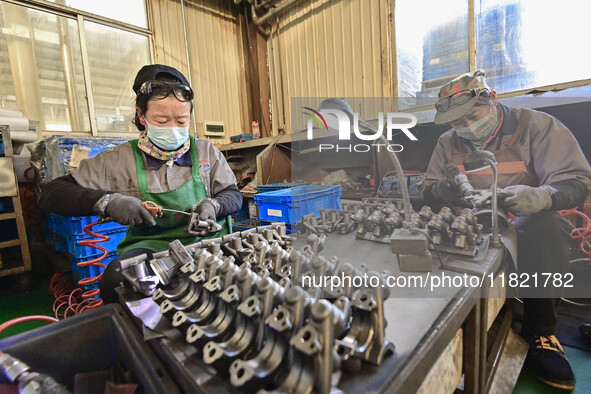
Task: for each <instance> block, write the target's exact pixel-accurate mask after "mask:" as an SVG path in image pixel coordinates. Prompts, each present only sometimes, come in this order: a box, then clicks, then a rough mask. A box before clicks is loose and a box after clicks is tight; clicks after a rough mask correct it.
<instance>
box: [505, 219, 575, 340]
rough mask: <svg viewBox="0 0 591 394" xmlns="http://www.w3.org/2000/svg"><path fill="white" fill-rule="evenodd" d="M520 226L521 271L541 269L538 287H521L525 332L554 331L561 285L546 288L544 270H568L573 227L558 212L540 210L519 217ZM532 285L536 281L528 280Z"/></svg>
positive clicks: (518, 268) (538, 333)
mask: <svg viewBox="0 0 591 394" xmlns="http://www.w3.org/2000/svg"><path fill="white" fill-rule="evenodd" d="M515 227H517V247H518V252H517V253H518V257H517V260H518V267H517V270H518V271H519V273H528V274H529V275H533V274H535V273H538V278H539V279H540V280H539V281H538V287H530V288H529V289H524V288H520V289H519V296H520V297H521V298H522V300H523V309H524V312H523V313H524V314H523V328H522V334H524V336H527V335H552V334H554V333H555V331H556V326H557V316H556V306H557V303H558V301H559V299H560V294H561V289H560V288H543V287H542V286H541V284H540V282H542V280H541V278H542V277H541V274H542V273H565V272H568V264H569V258H570V250H569V247H570V230H571V228H572V226H571V225H570V224H569V223H568V221H567V220H566V219H564V218H563V217H561V216H560V215H559V214H557V213H556V212H552V211H541V212H538V213H535V214H533V215H530V216H525V217H519V218H517V220H516V222H515ZM529 284H530V285H532V284H533V282H532V281H529Z"/></svg>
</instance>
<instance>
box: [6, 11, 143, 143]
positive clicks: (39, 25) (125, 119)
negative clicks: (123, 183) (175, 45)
mask: <svg viewBox="0 0 591 394" xmlns="http://www.w3.org/2000/svg"><path fill="white" fill-rule="evenodd" d="M76 3H80V4H76ZM90 3H91V2H83V1H80V0H70V1H69V2H68V5H71V6H72V7H75V6H77V5H81V4H87V5H88V4H90ZM92 3H95V2H92ZM98 3H100V4H102V5H104V4H106V3H104V2H98ZM132 3H134V4H136V5H138V9H139V11H138V10H135V11H134V14H138V15H139V16H140V19H141V18H143V19H144V20H145V6H144V2H143V0H121V4H122V6H125V5H129V4H132ZM96 6H97V7H98V5H96ZM142 10H143V13H142ZM94 11H97V12H99V11H100V10H99V9H98V8H95V9H94ZM63 14H64V13H63V12H61V13H60V14H59V15H58V14H57V13H56V12H54V10H53V9H52V8H51V7H46V8H44V9H43V10H42V11H41V10H37V9H32V8H28V7H25V6H21V5H16V4H12V3H7V2H1V3H0V29H1V30H0V54H1V55H2V56H1V57H0V107H3V108H10V109H18V110H20V111H22V112H23V115H24V116H25V117H27V118H29V119H31V120H37V121H39V123H40V128H41V130H43V131H50V132H70V131H74V132H91V131H92V132H93V133H96V132H116V133H119V132H135V129H134V128H132V125H131V123H130V122H131V120H132V118H133V113H134V104H133V100H134V97H135V96H134V93H133V91H132V90H131V85H132V83H133V78H134V77H135V74H136V72H137V70H139V69H140V68H141V67H142V66H143V65H144V64H148V63H150V62H151V57H150V44H149V35H148V34H147V33H142V30H141V29H136V30H138V31H139V32H138V31H128V30H124V29H122V28H118V27H112V26H109V25H106V24H99V23H96V22H95V21H92V17H91V16H83V17H79V16H78V15H77V14H76V13H75V11H72V14H71V15H66V16H63ZM124 14H125V13H124ZM135 18H136V19H135V23H140V22H139V19H138V17H137V16H136V17H135ZM89 19H90V20H89ZM79 21H82V23H79ZM128 22H131V20H128ZM103 23H106V22H103ZM115 25H116V24H115ZM132 30H133V29H132ZM81 48H84V49H85V51H82V49H81ZM85 65H86V66H87V69H88V74H89V75H85V73H84V70H85V68H86V67H85ZM88 84H90V86H91V87H92V90H91V91H87V85H88ZM90 99H92V100H90ZM92 117H94V119H92V121H91V118H92Z"/></svg>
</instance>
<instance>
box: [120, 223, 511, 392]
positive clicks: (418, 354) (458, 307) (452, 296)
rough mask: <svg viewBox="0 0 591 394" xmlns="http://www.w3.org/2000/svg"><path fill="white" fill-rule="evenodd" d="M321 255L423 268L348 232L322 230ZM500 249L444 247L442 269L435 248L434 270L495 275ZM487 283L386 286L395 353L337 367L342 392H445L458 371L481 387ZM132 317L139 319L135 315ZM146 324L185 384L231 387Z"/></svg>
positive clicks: (172, 334)
mask: <svg viewBox="0 0 591 394" xmlns="http://www.w3.org/2000/svg"><path fill="white" fill-rule="evenodd" d="M305 238H306V236H300V237H299V238H298V239H297V240H296V242H295V243H294V247H295V248H296V249H299V248H300V247H301V246H303V245H305ZM321 255H323V256H325V257H327V258H330V257H332V256H335V255H336V256H339V260H340V262H341V263H351V264H352V265H353V266H355V267H357V268H362V264H366V265H367V268H368V269H369V270H370V271H378V272H383V271H389V273H390V274H391V275H421V276H427V275H428V274H427V273H401V272H400V271H399V270H398V263H397V256H396V255H395V254H393V253H392V251H391V247H390V245H389V244H384V243H376V242H372V241H364V240H357V239H355V235H354V233H350V234H346V235H337V234H328V239H327V242H326V244H325V248H324V250H323V251H322V252H321ZM504 256H505V249H504V248H503V247H489V248H488V250H487V251H486V253H484V255H483V256H482V258H480V259H479V260H478V261H477V262H473V261H471V259H470V258H466V257H463V256H459V255H452V254H445V253H444V254H442V257H443V263H444V266H445V267H449V268H451V269H446V268H444V269H443V270H440V268H439V264H440V263H439V261H438V259H437V257H436V255H435V254H433V258H434V267H436V268H434V270H433V272H432V274H435V273H437V272H442V271H445V273H446V274H447V275H450V276H463V275H464V274H463V273H462V269H461V267H464V266H467V267H470V271H471V274H470V275H469V276H478V273H481V274H482V275H484V276H486V277H488V276H489V275H490V274H491V273H492V274H493V276H494V275H495V274H496V273H497V272H498V271H499V269H501V267H502V263H503V258H504ZM458 267H460V268H458ZM487 286H488V285H487ZM487 286H483V287H482V288H479V287H467V288H440V289H437V290H434V291H433V292H432V291H431V289H428V288H405V289H401V288H395V289H391V292H390V297H389V298H388V299H387V300H386V302H385V305H384V308H385V317H386V320H387V322H388V325H387V327H386V338H387V339H388V340H390V341H392V342H393V343H394V345H395V346H396V349H395V352H394V354H393V355H391V356H389V357H387V358H386V359H385V360H384V362H383V364H382V365H381V366H380V367H374V366H371V365H369V364H363V366H362V368H361V370H360V371H359V372H357V373H355V374H346V373H343V374H342V375H341V376H340V378H339V381H338V384H337V387H338V388H339V389H341V390H342V391H343V392H345V393H358V392H366V393H370V392H371V393H373V392H375V393H411V392H424V393H434V392H437V393H439V392H441V393H451V392H453V391H454V389H455V388H456V387H457V386H458V384H459V383H460V381H461V379H462V377H463V378H464V390H465V392H466V393H480V392H484V391H483V390H484V388H485V386H486V382H487V381H488V380H489V379H488V376H487V372H486V367H485V366H486V358H485V355H486V346H487V344H486V330H487V329H488V327H489V326H490V322H489V320H490V319H491V318H490V317H489V313H488V305H489V303H491V301H489V300H488V299H487V298H483V295H484V296H486V295H487V294H488V292H489V290H490V289H488V288H487ZM117 290H118V292H119V295H120V298H121V300H122V303H125V302H130V303H132V304H133V303H134V302H138V300H139V297H138V295H137V294H135V293H132V292H131V290H130V289H129V288H122V287H119V288H118V289H117ZM502 304H503V303H502V302H501V303H498V302H497V303H494V302H492V304H491V305H492V309H494V312H492V314H491V316H496V314H498V312H499V310H500V307H501V306H502ZM136 323H137V324H138V327H140V326H141V322H140V321H139V319H136ZM144 330H145V331H146V333H147V338H153V339H149V340H148V343H149V344H150V345H151V346H152V348H153V349H154V351H155V353H156V354H157V355H158V357H159V358H160V360H161V361H162V362H163V364H164V365H166V366H167V368H168V370H169V372H170V373H171V375H172V376H173V377H174V379H175V381H176V382H177V383H178V384H179V386H180V387H182V389H183V391H187V392H216V393H233V392H236V389H235V388H233V387H232V386H231V385H230V384H229V382H228V379H227V378H225V377H222V376H219V374H216V373H215V370H213V369H212V368H211V367H209V366H207V365H205V364H204V363H203V362H202V355H201V353H200V351H199V350H198V349H196V348H194V347H192V346H189V345H187V344H186V343H185V342H184V337H181V335H180V333H179V332H178V331H176V330H174V329H171V330H168V331H166V332H165V334H166V336H162V335H154V333H153V332H151V330H147V329H144ZM489 372H490V371H489ZM493 372H494V371H493ZM489 387H490V386H489Z"/></svg>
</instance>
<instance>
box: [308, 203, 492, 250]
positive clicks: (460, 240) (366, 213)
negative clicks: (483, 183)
mask: <svg viewBox="0 0 591 394" xmlns="http://www.w3.org/2000/svg"><path fill="white" fill-rule="evenodd" d="M411 212H412V213H411V226H412V227H414V228H417V229H424V230H426V231H427V232H428V234H429V235H430V236H431V238H432V240H433V243H434V244H435V245H437V246H438V247H441V248H442V249H443V250H444V251H447V252H452V253H459V254H464V255H469V256H475V255H476V254H477V253H478V246H477V245H478V244H479V243H480V241H481V238H482V225H481V224H478V221H477V217H476V215H475V214H474V212H473V211H472V210H471V209H470V208H465V209H464V210H463V211H462V212H461V214H460V215H457V216H456V215H454V214H453V212H452V210H451V209H450V208H448V207H443V208H441V210H440V211H439V213H434V212H433V211H432V210H431V208H430V207H428V206H423V207H422V208H421V210H420V211H419V212H414V211H413V210H412V208H411ZM403 222H404V210H403V208H402V207H401V202H399V200H391V201H383V200H382V201H380V202H375V201H366V200H364V201H363V202H362V203H347V202H343V209H342V210H337V209H320V219H318V218H316V217H315V216H314V215H313V214H310V215H305V216H303V217H302V220H301V221H300V222H299V223H298V232H299V233H300V234H306V233H311V234H316V235H320V234H323V233H331V232H338V233H340V234H347V233H350V232H352V231H356V234H355V237H356V238H358V239H364V240H371V241H376V242H382V243H390V237H391V235H392V233H393V232H394V230H395V229H398V228H402V227H403ZM394 252H396V251H394Z"/></svg>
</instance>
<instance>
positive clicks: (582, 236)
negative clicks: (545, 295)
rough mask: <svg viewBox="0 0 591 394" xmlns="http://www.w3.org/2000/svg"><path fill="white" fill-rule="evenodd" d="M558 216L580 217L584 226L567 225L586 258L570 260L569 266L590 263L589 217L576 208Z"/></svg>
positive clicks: (577, 303) (567, 300)
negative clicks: (570, 227) (569, 226)
mask: <svg viewBox="0 0 591 394" xmlns="http://www.w3.org/2000/svg"><path fill="white" fill-rule="evenodd" d="M558 214H559V215H560V216H562V217H563V218H566V217H567V216H570V215H576V216H579V217H581V218H582V219H583V222H584V224H583V226H584V227H577V226H575V225H574V224H572V223H571V222H570V221H569V224H570V225H571V226H572V228H573V229H572V231H571V233H570V236H571V238H572V239H573V240H580V242H579V250H580V251H581V252H582V253H583V254H584V255H585V256H587V257H585V258H579V259H574V260H570V261H569V264H576V263H582V262H591V245H590V244H589V239H591V219H589V217H588V216H587V215H586V214H585V213H583V212H580V211H578V210H577V209H576V208H572V209H568V210H563V211H558ZM585 245H587V247H588V249H585ZM560 299H561V300H562V301H564V302H566V303H567V304H571V305H575V306H580V307H586V308H589V307H591V303H581V302H575V301H572V300H569V299H568V298H565V297H560Z"/></svg>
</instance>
